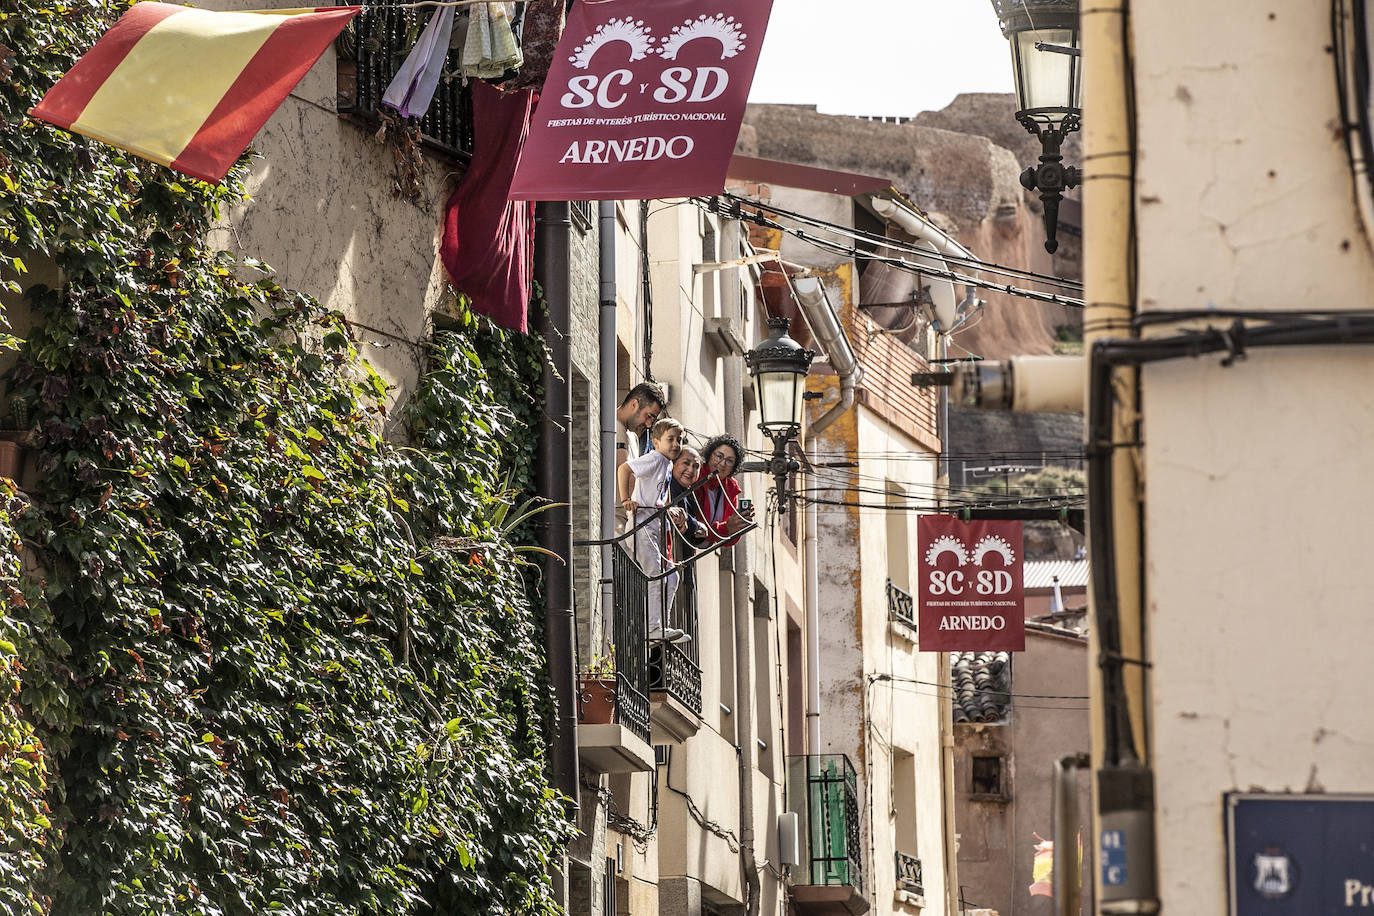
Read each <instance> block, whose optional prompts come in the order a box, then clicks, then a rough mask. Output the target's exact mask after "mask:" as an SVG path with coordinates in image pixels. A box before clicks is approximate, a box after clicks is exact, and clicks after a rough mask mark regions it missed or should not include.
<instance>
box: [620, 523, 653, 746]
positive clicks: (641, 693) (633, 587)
mask: <svg viewBox="0 0 1374 916" xmlns="http://www.w3.org/2000/svg"><path fill="white" fill-rule="evenodd" d="M611 576H612V584H613V587H614V589H615V599H614V608H613V615H614V623H613V625H612V630H613V632H614V634H615V637H614V644H615V715H616V721H617V722H619V723H620V724H621V725H623V726H625V727H626V728H628V729H629V730H630V731H631V732H633V733H634V734H636V735H638V736H639V737H640V738H642V739H644V740H645V741H648V740H649V689H648V688H649V658H648V652H647V646H646V640H647V638H648V632H647V631H648V626H649V625H648V605H649V580H648V579H647V578H646V577H645V575H644V571H643V570H642V569H640V568H639V564H638V563H636V562H635V558H634V557H632V556H630V554H629V552H628V551H626V550H625V546H624V545H623V544H615V545H614V546H613V547H612V548H611Z"/></svg>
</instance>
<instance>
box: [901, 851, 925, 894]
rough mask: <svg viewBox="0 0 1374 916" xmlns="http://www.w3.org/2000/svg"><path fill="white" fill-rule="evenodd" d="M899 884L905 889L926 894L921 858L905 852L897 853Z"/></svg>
mask: <svg viewBox="0 0 1374 916" xmlns="http://www.w3.org/2000/svg"><path fill="white" fill-rule="evenodd" d="M897 886H898V887H899V888H901V889H902V890H904V891H910V892H911V893H913V894H920V895H922V896H925V892H926V885H925V878H924V876H923V875H922V874H921V860H920V859H918V858H916V857H915V856H909V855H907V854H906V853H904V852H899V853H897Z"/></svg>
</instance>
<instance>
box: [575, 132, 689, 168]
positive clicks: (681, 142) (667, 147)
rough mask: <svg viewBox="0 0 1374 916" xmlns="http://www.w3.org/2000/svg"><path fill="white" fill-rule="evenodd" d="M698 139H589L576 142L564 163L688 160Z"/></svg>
mask: <svg viewBox="0 0 1374 916" xmlns="http://www.w3.org/2000/svg"><path fill="white" fill-rule="evenodd" d="M694 146H696V141H695V140H693V139H692V138H691V137H669V138H667V139H666V140H665V139H664V138H663V137H635V138H634V139H631V140H588V141H586V142H585V143H582V142H577V141H574V142H573V143H572V145H570V146H569V147H568V151H567V152H565V153H564V154H563V158H562V159H559V160H558V161H559V162H560V163H562V162H574V163H577V164H578V165H586V164H589V163H596V164H602V163H607V162H651V161H653V160H655V159H662V158H663V157H664V156H667V157H668V158H669V159H686V158H687V157H688V156H690V155H691V153H692V147H694Z"/></svg>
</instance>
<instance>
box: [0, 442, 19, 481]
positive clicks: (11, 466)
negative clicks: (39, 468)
mask: <svg viewBox="0 0 1374 916" xmlns="http://www.w3.org/2000/svg"><path fill="white" fill-rule="evenodd" d="M23 467H24V451H23V449H21V448H20V446H19V443H18V442H6V441H4V440H0V477H8V478H9V479H10V480H13V481H16V482H17V481H18V480H19V475H20V471H21V470H22V469H23Z"/></svg>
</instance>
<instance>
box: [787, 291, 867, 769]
mask: <svg viewBox="0 0 1374 916" xmlns="http://www.w3.org/2000/svg"><path fill="white" fill-rule="evenodd" d="M792 288H793V290H795V292H796V298H797V305H799V306H800V307H801V310H802V314H803V315H805V316H806V323H807V324H808V325H809V326H810V328H811V333H812V335H813V336H814V337H815V338H816V341H817V342H818V343H819V344H820V345H821V346H822V347H824V348H825V353H826V356H827V357H828V359H829V361H830V367H831V368H832V369H834V370H835V373H836V374H837V375H838V376H839V377H840V399H839V400H838V401H836V402H835V404H833V405H832V406H831V407H830V409H829V410H827V411H826V412H825V413H823V414H821V415H820V416H819V417H817V418H816V420H815V422H813V423H812V424H811V425H810V427H809V428H808V429H807V431H806V451H807V459H808V460H809V461H810V462H811V466H812V467H815V466H816V463H817V461H819V460H820V459H819V455H818V452H817V445H818V440H819V438H820V434H821V433H823V432H824V431H825V430H826V429H828V428H829V427H830V426H831V425H832V424H833V423H834V422H835V421H836V420H838V419H839V418H840V415H841V414H843V413H844V412H845V411H847V410H849V409H850V408H851V407H853V406H854V392H855V389H856V388H857V387H858V385H859V382H861V381H863V376H864V373H863V367H861V366H860V365H859V359H858V357H857V356H855V355H854V348H853V347H852V346H850V344H849V338H848V337H846V336H845V333H844V328H843V327H842V326H841V325H840V319H839V316H838V315H836V314H835V307H834V306H833V305H831V304H830V299H829V297H827V296H826V294H825V288H824V287H823V286H822V285H821V281H820V280H819V279H818V278H816V277H801V278H799V279H797V280H795V281H794V282H793V284H792ZM819 515H820V513H819V511H818V510H817V507H816V503H815V502H812V503H810V504H809V505H808V506H807V507H806V752H807V753H808V754H819V753H820V752H821V624H820V618H821V611H820V607H821V578H820V546H819V544H818V543H817V540H816V528H817V525H818V524H819Z"/></svg>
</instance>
